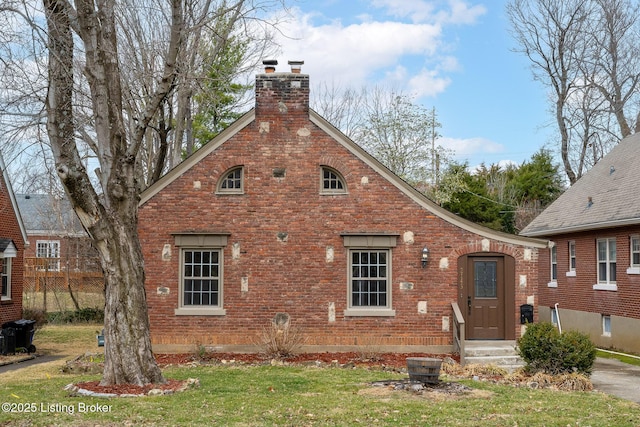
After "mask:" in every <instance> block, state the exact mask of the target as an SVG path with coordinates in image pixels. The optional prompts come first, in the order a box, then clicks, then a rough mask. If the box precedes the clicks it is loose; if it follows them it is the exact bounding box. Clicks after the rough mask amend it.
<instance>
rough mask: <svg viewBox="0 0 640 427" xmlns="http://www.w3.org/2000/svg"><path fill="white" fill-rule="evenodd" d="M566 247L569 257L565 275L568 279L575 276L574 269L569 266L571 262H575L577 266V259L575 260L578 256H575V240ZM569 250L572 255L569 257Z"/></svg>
mask: <svg viewBox="0 0 640 427" xmlns="http://www.w3.org/2000/svg"><path fill="white" fill-rule="evenodd" d="M568 246H569V247H568V251H569V253H568V255H569V265H568V267H569V270H568V271H567V274H566V275H567V276H568V277H569V276H572V277H575V275H576V267H572V266H571V260H575V261H576V266H577V265H578V259H577V258H578V256H577V254H576V242H575V240H570V241H569V245H568ZM571 248H573V255H571ZM569 273H573V274H569Z"/></svg>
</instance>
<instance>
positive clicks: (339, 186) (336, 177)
mask: <svg viewBox="0 0 640 427" xmlns="http://www.w3.org/2000/svg"><path fill="white" fill-rule="evenodd" d="M320 192H321V193H323V194H344V193H346V192H347V186H346V185H345V183H344V179H343V178H342V176H341V175H340V174H339V173H338V172H337V171H336V170H334V169H331V168H329V167H323V168H322V176H321V183H320Z"/></svg>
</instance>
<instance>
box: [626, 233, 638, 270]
mask: <svg viewBox="0 0 640 427" xmlns="http://www.w3.org/2000/svg"><path fill="white" fill-rule="evenodd" d="M634 240H640V236H638V235H632V236H629V264H630V265H629V268H627V274H640V264H637V265H636V264H634V263H633V241H634Z"/></svg>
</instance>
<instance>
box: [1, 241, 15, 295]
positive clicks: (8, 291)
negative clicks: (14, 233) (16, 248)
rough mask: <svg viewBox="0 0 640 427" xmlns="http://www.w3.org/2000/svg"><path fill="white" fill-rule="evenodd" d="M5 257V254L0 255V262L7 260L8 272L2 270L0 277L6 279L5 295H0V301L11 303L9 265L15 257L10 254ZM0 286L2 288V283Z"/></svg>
mask: <svg viewBox="0 0 640 427" xmlns="http://www.w3.org/2000/svg"><path fill="white" fill-rule="evenodd" d="M12 246H13V245H12ZM6 255H7V254H6V253H5V254H0V260H2V261H4V260H7V270H8V271H4V270H2V273H1V275H0V277H3V276H5V277H6V278H7V295H0V301H11V264H12V262H11V258H14V257H15V255H13V256H11V254H9V256H6ZM0 280H1V279H0ZM0 286H2V283H0Z"/></svg>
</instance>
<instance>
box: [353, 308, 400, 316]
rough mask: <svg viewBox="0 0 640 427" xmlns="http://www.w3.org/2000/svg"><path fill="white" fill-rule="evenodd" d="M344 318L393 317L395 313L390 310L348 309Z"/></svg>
mask: <svg viewBox="0 0 640 427" xmlns="http://www.w3.org/2000/svg"><path fill="white" fill-rule="evenodd" d="M344 315H345V317H347V316H352V317H395V315H396V311H395V310H392V309H390V308H378V309H376V308H348V309H346V310H345V311H344Z"/></svg>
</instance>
